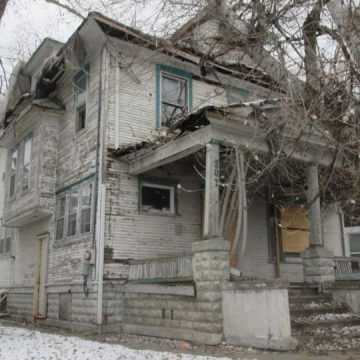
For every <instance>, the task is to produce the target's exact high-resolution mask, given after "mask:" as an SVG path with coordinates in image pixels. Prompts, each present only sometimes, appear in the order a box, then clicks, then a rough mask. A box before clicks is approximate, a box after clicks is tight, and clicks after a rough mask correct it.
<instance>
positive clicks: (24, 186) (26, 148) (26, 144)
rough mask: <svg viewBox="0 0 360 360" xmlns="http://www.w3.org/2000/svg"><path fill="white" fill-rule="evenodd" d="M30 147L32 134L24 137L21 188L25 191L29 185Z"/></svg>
mask: <svg viewBox="0 0 360 360" xmlns="http://www.w3.org/2000/svg"><path fill="white" fill-rule="evenodd" d="M31 148H32V135H29V136H28V137H26V138H25V142H24V163H23V179H22V190H23V191H26V190H28V189H29V187H30V167H31Z"/></svg>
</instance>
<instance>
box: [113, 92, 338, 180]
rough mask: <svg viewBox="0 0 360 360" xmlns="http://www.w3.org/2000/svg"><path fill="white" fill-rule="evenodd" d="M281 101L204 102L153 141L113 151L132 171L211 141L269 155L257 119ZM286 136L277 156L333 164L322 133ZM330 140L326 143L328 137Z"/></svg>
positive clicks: (172, 158)
mask: <svg viewBox="0 0 360 360" xmlns="http://www.w3.org/2000/svg"><path fill="white" fill-rule="evenodd" d="M280 101H281V99H273V100H258V101H254V102H248V103H242V104H235V105H229V106H225V107H223V106H222V107H219V106H206V107H203V108H201V109H199V110H197V111H195V112H193V113H191V114H189V115H188V116H187V117H183V118H182V119H179V120H178V121H176V122H175V123H174V124H173V125H171V126H170V127H169V128H168V129H164V130H162V129H161V130H160V131H159V135H158V136H156V137H154V138H153V139H151V140H148V141H143V142H140V143H136V144H131V145H125V146H123V147H121V148H119V149H116V150H115V151H114V153H115V155H116V156H118V157H120V159H121V160H122V161H126V162H128V163H129V167H130V168H129V171H130V173H131V174H133V175H138V174H141V173H144V172H147V171H149V170H151V169H154V168H157V167H159V166H162V165H166V164H168V163H171V162H174V161H176V160H179V159H181V158H184V157H186V156H188V155H191V154H193V153H195V152H197V151H199V150H200V149H202V148H204V147H205V145H206V144H207V143H209V142H218V143H220V144H223V145H235V146H239V147H240V148H243V149H244V150H246V151H252V152H256V153H270V147H269V131H268V130H267V129H266V128H265V127H264V126H261V124H259V122H258V121H257V120H256V113H258V112H259V111H262V112H271V111H274V110H275V111H276V109H277V108H278V104H279V102H280ZM282 135H283V139H282V140H283V143H282V147H281V153H278V154H274V156H281V157H284V158H292V159H295V160H300V161H304V162H314V163H319V164H321V165H323V166H330V165H331V164H332V163H333V162H334V156H335V147H334V146H333V145H332V144H331V139H330V138H329V137H328V135H327V134H326V133H325V132H324V133H323V134H321V135H326V137H323V136H321V137H320V136H319V131H318V133H317V134H316V135H315V134H314V131H311V132H310V131H309V132H306V133H304V135H303V136H302V137H300V138H295V137H292V136H291V135H285V134H282ZM326 138H327V140H328V141H326Z"/></svg>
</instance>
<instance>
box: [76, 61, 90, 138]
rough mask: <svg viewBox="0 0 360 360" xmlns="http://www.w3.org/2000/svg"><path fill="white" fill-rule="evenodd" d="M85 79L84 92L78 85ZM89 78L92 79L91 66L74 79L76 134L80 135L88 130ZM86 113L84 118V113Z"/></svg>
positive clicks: (87, 66)
mask: <svg viewBox="0 0 360 360" xmlns="http://www.w3.org/2000/svg"><path fill="white" fill-rule="evenodd" d="M83 77H85V90H84V91H82V92H80V90H82V87H80V86H78V84H79V83H80V82H81V81H82V80H83ZM89 78H90V66H89V64H87V65H85V66H84V68H82V69H81V70H80V71H78V72H77V73H76V75H75V76H74V78H73V82H74V92H75V101H74V102H75V133H76V134H78V133H79V132H81V131H82V130H84V129H85V128H86V125H87V113H88V111H87V103H88V93H89ZM83 112H84V113H85V114H84V115H83V116H82V113H83Z"/></svg>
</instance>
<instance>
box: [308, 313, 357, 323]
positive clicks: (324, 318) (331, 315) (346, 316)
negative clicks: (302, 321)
mask: <svg viewBox="0 0 360 360" xmlns="http://www.w3.org/2000/svg"><path fill="white" fill-rule="evenodd" d="M356 317H357V316H356V315H354V314H351V313H344V314H336V313H326V314H319V315H313V316H309V317H308V318H307V320H310V321H327V320H329V321H330V320H344V319H351V318H356Z"/></svg>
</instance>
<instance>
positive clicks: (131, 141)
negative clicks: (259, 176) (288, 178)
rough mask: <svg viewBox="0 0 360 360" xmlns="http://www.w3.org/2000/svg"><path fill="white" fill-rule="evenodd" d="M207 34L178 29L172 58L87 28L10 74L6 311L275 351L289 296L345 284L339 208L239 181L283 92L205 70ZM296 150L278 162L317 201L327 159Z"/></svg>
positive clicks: (138, 41) (121, 35)
mask: <svg viewBox="0 0 360 360" xmlns="http://www.w3.org/2000/svg"><path fill="white" fill-rule="evenodd" d="M215 28H216V29H218V24H217V23H216V21H215V20H213V19H211V18H209V17H204V18H203V19H202V20H201V19H197V21H196V22H193V23H192V22H191V21H190V22H189V23H188V24H187V25H186V26H184V27H183V28H181V29H180V30H179V32H177V33H176V34H175V35H176V36H179V33H181V32H183V33H184V32H187V33H189V34H191V38H192V39H195V40H196V39H198V41H195V40H194V43H193V44H192V45H191V46H192V47H191V46H190V45H189V44H184V46H175V45H170V43H168V42H165V41H162V40H160V39H155V38H153V37H151V36H149V35H146V34H143V33H142V32H140V31H138V30H135V29H133V28H130V27H127V26H125V25H122V24H120V23H118V22H116V21H113V20H111V19H109V18H106V17H104V16H102V15H101V14H98V13H92V14H90V15H89V16H88V17H87V18H86V19H85V20H84V21H83V23H82V24H81V26H80V27H79V28H78V29H77V30H76V32H75V33H74V34H73V35H72V36H71V37H70V39H69V40H68V41H67V42H66V43H65V44H62V43H59V42H57V41H54V40H52V39H45V40H44V41H43V42H42V44H41V45H40V46H39V48H38V49H37V50H36V52H35V53H34V54H33V55H32V57H31V58H30V59H29V60H28V61H27V62H26V63H25V64H21V65H19V66H18V67H16V68H15V70H14V73H13V75H12V78H11V84H10V88H9V92H8V95H7V98H6V101H5V103H4V104H3V113H2V130H1V138H0V145H1V154H0V155H1V156H0V163H1V175H2V177H1V178H2V182H1V191H0V194H1V204H2V206H1V210H0V211H1V214H0V215H1V217H2V221H1V238H0V293H1V295H0V296H1V306H2V311H3V313H7V314H9V315H10V316H13V317H15V318H19V319H23V318H33V319H35V320H36V322H38V323H44V324H49V325H57V326H64V327H70V328H71V327H72V328H78V329H93V330H96V331H98V330H99V331H124V332H128V333H132V334H143V335H152V336H159V337H169V338H175V339H184V340H189V341H195V342H199V343H205V344H219V343H220V342H222V341H223V339H225V341H227V342H229V343H233V344H240V345H250V346H258V347H264V348H273V349H289V348H294V347H295V346H296V342H295V341H294V339H293V338H292V337H291V324H290V311H289V298H288V287H289V283H290V284H294V283H296V284H299V283H309V284H316V285H318V284H323V283H326V284H335V280H339V279H341V277H342V276H344V277H346V276H350V277H351V276H355V275H356V274H355V270H354V269H352V268H351V262H350V260H349V259H350V258H349V256H350V255H351V254H350V248H349V242H348V241H347V240H346V237H345V236H344V234H345V231H344V226H343V218H342V212H341V209H340V208H339V206H338V204H337V203H326V202H324V201H320V198H319V197H317V198H315V200H314V201H313V202H312V203H311V204H310V207H309V210H308V208H307V207H306V206H305V205H306V198H304V196H297V197H296V198H290V197H288V196H285V195H284V194H282V193H281V191H280V190H281V189H278V188H276V187H274V188H272V189H270V190H269V185H268V184H266V186H260V185H259V186H256V184H258V183H259V182H256V181H254V182H253V183H250V182H249V181H247V179H248V177H249V176H253V175H254V173H255V174H256V172H257V170H256V169H257V168H256V166H255V165H254V166H253V165H251V164H250V162H249V161H250V160H248V159H249V158H251V159H252V160H251V161H252V162H254V163H256V161H258V160H259V159H260V160H261V157H262V156H267V155H268V154H269V152H270V147H269V143H268V141H267V138H266V134H265V133H263V132H262V131H261V128H259V127H257V126H256V122H257V121H258V120H257V117H258V116H259V114H261V116H265V117H267V118H268V119H272V118H274V117H277V116H283V114H282V115H281V114H280V111H281V110H280V108H281V106H280V105H281V103H282V101H283V95H282V94H281V93H280V92H279V91H278V90H277V91H275V90H273V88H272V81H271V79H270V77H269V76H268V75H266V74H265V73H264V72H260V71H258V70H257V65H256V64H255V63H253V62H252V60H251V58H249V57H247V56H244V54H242V57H243V60H241V71H240V69H239V68H236V67H234V66H231V65H230V62H229V63H228V62H227V59H226V57H224V59H223V61H222V62H220V61H219V62H211V61H208V62H207V63H206V65H204V64H203V62H202V60H203V59H202V58H201V56H200V55H199V53H200V50H201V49H202V48H201V46H205V45H203V44H201V42H200V40H199V39H200V38H201V33H202V32H204V31H212V30H213V29H215ZM174 43H175V42H174ZM196 47H198V48H197V51H195V50H194V48H196ZM239 53H240V52H237V51H236V49H235V50H234V52H233V53H232V55H231V56H238V55H239ZM254 72H255V73H256V77H257V79H258V78H259V77H260V78H261V81H258V80H254V79H253V78H252V77H251V76H250V75H247V76H244V74H251V73H254ZM289 139H290V140H291V137H290V135H289ZM299 143H300V145H299V147H298V148H297V149H296V151H293V149H292V148H291V144H292V141H288V143H287V145H286V146H284V148H283V149H282V152H283V153H285V154H286V156H287V158H288V161H289V162H290V163H291V164H293V165H291V166H294V167H298V168H301V169H303V171H302V175H303V181H304V182H305V183H306V184H307V185H306V187H307V189H308V190H307V194H308V196H314V194H316V193H317V191H318V186H319V184H318V168H319V166H323V167H327V166H330V164H331V162H332V150H331V149H329V148H327V147H326V146H325V145H324V144H323V143H321V141H320V140H318V139H317V138H316V137H315V136H307V137H306V139H300V140H299ZM249 154H250V155H249ZM244 158H245V160H244ZM246 159H247V160H246ZM280 175H281V174H280ZM304 204H305V205H304ZM308 213H311V214H312V216H308ZM354 246H355V248H356V244H355V245H354ZM339 264H340V265H342V266H340V265H339ZM352 270H354V271H352ZM329 288H331V286H330V285H329ZM334 289H335V290H334V291H336V287H335V285H334ZM352 291H353V293H354V298H356V296H357V294H358V292H357V290H356V289H353V290H352ZM340 293H341V291H339V294H340ZM339 296H341V294H340V295H339ZM354 301H355V300H354ZM257 318H259V319H261V321H258V320H256V319H257Z"/></svg>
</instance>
